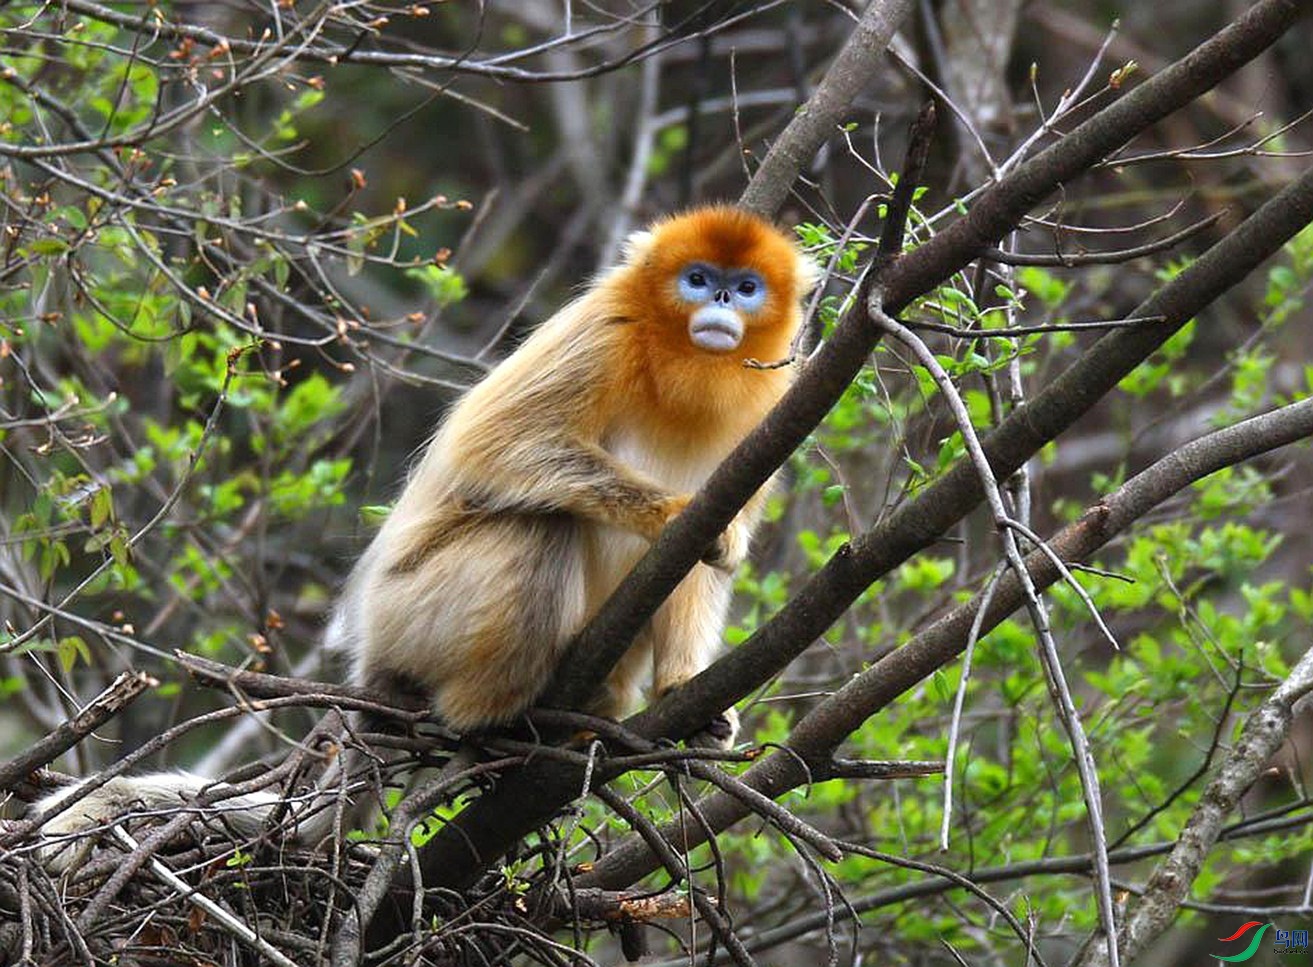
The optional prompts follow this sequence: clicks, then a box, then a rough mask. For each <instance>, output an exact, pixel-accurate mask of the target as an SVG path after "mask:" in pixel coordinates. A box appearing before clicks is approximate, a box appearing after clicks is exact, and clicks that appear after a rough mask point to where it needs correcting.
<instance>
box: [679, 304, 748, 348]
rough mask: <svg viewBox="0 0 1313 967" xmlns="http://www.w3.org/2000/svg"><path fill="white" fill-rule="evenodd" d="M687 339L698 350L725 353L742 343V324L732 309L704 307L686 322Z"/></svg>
mask: <svg viewBox="0 0 1313 967" xmlns="http://www.w3.org/2000/svg"><path fill="white" fill-rule="evenodd" d="M688 337H689V339H690V340H691V341H692V342H693V345H695V346H697V347H698V348H699V349H705V350H707V351H708V352H713V353H727V352H730V351H731V350H733V349H737V348H738V345H739V343H740V342H742V341H743V322H742V320H740V319H739V316H738V313H736V312H734V310H732V309H725V308H722V307H721V306H704V307H703V308H701V309H699V310H698V311H697V312H695V313H693V318H692V319H690V320H689V321H688Z"/></svg>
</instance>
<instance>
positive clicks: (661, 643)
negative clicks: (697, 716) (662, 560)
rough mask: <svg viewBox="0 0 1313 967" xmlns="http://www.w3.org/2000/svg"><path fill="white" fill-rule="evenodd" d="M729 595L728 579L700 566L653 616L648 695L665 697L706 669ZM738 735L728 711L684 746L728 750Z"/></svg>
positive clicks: (733, 714)
mask: <svg viewBox="0 0 1313 967" xmlns="http://www.w3.org/2000/svg"><path fill="white" fill-rule="evenodd" d="M729 596H730V577H729V575H728V574H725V573H723V572H721V571H718V570H715V569H713V568H711V567H708V566H706V565H702V564H699V565H698V566H697V567H695V568H693V570H692V571H690V572H689V573H688V575H687V576H686V577H685V578H684V580H683V581H681V582H680V583H679V587H677V588H675V591H674V593H673V594H672V595H671V596H670V598H669V600H667V601H666V603H665V604H663V605H662V606H661V609H660V610H659V611H657V613H656V614H655V615H654V616H653V617H652V690H653V694H655V695H657V696H661V695H664V694H665V693H666V692H667V691H669V690H670V689H672V688H675V687H676V686H678V685H682V684H683V683H684V682H686V681H688V680H689V679H690V678H692V677H693V676H694V675H696V674H697V673H698V672H700V671H702V669H704V668H706V667H707V666H708V665H709V664H711V661H712V659H713V658H714V657H715V656H716V653H717V652H718V651H719V650H720V637H721V632H722V631H723V630H724V626H725V613H726V611H727V610H728V608H729ZM738 730H739V719H738V713H737V712H736V711H735V710H734V709H733V708H728V709H726V710H725V711H724V712H722V713H721V714H720V715H718V716H716V718H715V719H713V720H712V721H710V722H708V723H706V725H705V726H704V727H703V728H702V729H701V730H700V731H699V732H698V733H697V734H696V735H694V736H693V737H692V738H690V739H689V744H691V745H703V746H711V747H714V748H721V749H728V748H729V747H730V746H732V745H733V744H734V739H735V737H736V736H737V735H738Z"/></svg>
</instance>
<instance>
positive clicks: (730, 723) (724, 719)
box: [684, 708, 739, 751]
mask: <svg viewBox="0 0 1313 967" xmlns="http://www.w3.org/2000/svg"><path fill="white" fill-rule="evenodd" d="M738 734H739V713H738V711H737V710H736V709H732V708H727V709H725V711H723V712H721V713H720V714H719V715H717V716H716V717H715V718H714V719H712V720H711V721H710V722H708V723H707V724H706V725H704V726H703V727H702V729H701V730H700V731H698V732H697V733H696V734H694V735H692V736H689V738H688V740H687V741H686V742H685V743H684V744H685V745H688V746H692V747H694V748H699V749H720V750H721V751H724V750H726V749H732V748H734V740H735V739H736V738H738Z"/></svg>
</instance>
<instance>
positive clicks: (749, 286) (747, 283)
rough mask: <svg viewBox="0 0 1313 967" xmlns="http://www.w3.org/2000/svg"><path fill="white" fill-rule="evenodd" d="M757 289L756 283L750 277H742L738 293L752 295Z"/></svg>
mask: <svg viewBox="0 0 1313 967" xmlns="http://www.w3.org/2000/svg"><path fill="white" fill-rule="evenodd" d="M756 291H757V283H756V282H754V281H752V279H744V280H743V281H742V282H740V283H739V295H752V294H753V293H755V292H756Z"/></svg>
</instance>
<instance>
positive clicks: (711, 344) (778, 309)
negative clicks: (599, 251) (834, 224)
mask: <svg viewBox="0 0 1313 967" xmlns="http://www.w3.org/2000/svg"><path fill="white" fill-rule="evenodd" d="M626 254H627V263H628V271H627V272H626V273H625V277H626V281H627V283H628V286H633V287H634V290H631V291H630V292H629V293H627V295H628V296H630V298H629V300H628V301H629V303H630V305H629V307H628V310H627V312H626V313H625V315H626V316H627V317H628V318H629V319H631V320H632V321H634V322H637V323H639V325H640V326H641V327H642V328H644V329H645V330H646V331H647V334H648V335H649V337H653V338H655V339H657V340H658V341H659V342H660V343H661V346H662V348H663V349H665V350H667V351H671V350H674V351H675V352H677V353H678V354H680V355H690V356H701V355H711V356H719V357H729V358H731V359H734V360H741V359H746V358H750V357H751V358H756V359H759V360H762V361H764V362H768V361H773V360H776V359H780V358H783V357H784V356H785V355H787V353H788V349H789V343H790V342H791V340H792V339H793V335H794V333H795V332H796V331H797V328H798V323H799V321H800V319H801V311H800V307H799V301H800V300H801V298H802V296H803V295H805V294H806V292H807V291H808V290H810V289H811V287H812V285H813V284H814V282H815V276H816V272H815V268H814V266H813V264H812V263H811V261H810V260H808V259H805V258H804V257H803V256H802V255H801V254H800V253H799V252H798V250H797V248H795V247H794V245H793V242H792V241H790V239H789V238H788V236H786V235H785V234H784V233H783V232H781V231H779V230H778V229H777V228H775V227H774V226H773V225H771V224H770V223H769V222H766V221H763V220H762V219H760V218H757V217H756V216H754V215H750V214H749V213H747V212H745V211H743V210H741V209H738V208H732V207H730V206H727V205H718V206H712V207H707V208H697V209H694V210H692V211H689V212H685V213H684V214H681V215H675V216H673V217H671V218H667V219H664V220H662V221H659V222H657V223H655V224H654V225H652V227H651V228H650V229H648V231H646V232H641V233H638V234H637V235H635V236H633V237H632V238H631V239H630V241H629V247H628V251H627V253H626ZM639 293H641V295H640V294H639ZM636 309H637V312H636V311H635V310H636ZM635 316H637V317H638V318H635Z"/></svg>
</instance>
